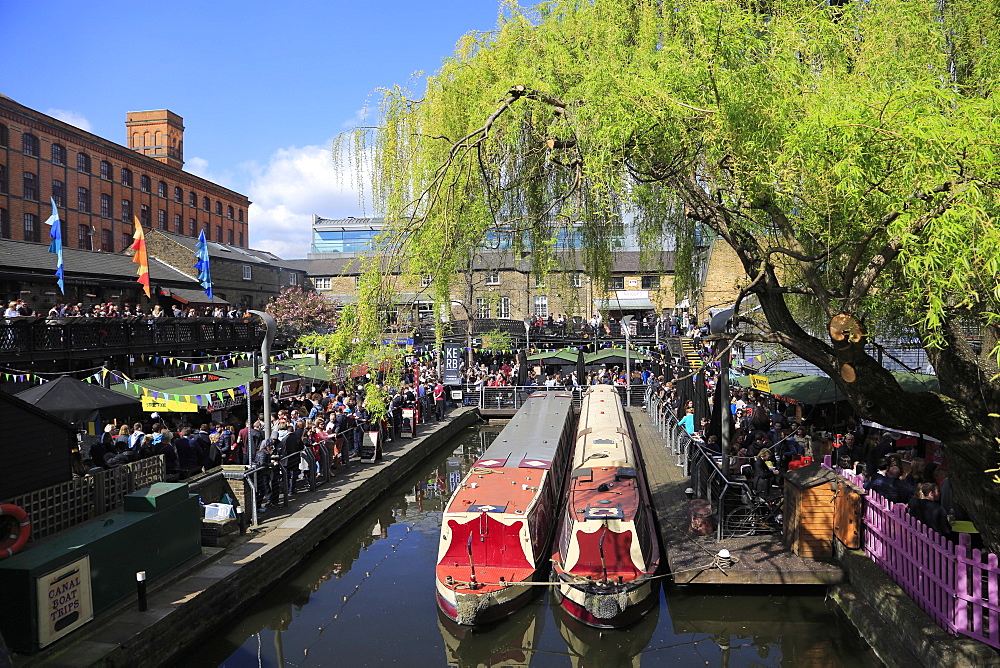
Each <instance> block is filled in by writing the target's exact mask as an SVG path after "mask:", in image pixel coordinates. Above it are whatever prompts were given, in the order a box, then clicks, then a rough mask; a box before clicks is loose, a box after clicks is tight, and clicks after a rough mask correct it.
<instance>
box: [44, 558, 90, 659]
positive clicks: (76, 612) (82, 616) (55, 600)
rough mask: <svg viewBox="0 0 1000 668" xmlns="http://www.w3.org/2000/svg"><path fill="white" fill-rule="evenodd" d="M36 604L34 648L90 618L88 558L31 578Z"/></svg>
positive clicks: (45, 643) (48, 642) (49, 641)
mask: <svg viewBox="0 0 1000 668" xmlns="http://www.w3.org/2000/svg"><path fill="white" fill-rule="evenodd" d="M35 593H36V596H37V602H38V644H39V646H41V647H45V646H46V645H48V644H50V643H53V642H55V641H56V640H58V639H59V638H62V637H63V636H64V635H66V634H67V633H69V632H70V631H73V630H74V629H77V628H79V627H80V626H83V625H84V624H86V623H87V622H89V621H90V620H92V619H93V618H94V603H93V599H92V598H91V586H90V556H85V557H82V558H81V559H77V560H76V561H74V562H72V563H69V564H66V565H65V566H63V567H62V568H59V569H56V570H54V571H52V572H51V573H46V574H45V575H43V576H41V577H39V578H35Z"/></svg>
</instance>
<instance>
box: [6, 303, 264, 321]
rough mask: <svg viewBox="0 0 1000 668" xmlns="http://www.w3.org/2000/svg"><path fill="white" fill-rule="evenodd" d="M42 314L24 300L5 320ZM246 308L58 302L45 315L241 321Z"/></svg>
mask: <svg viewBox="0 0 1000 668" xmlns="http://www.w3.org/2000/svg"><path fill="white" fill-rule="evenodd" d="M36 315H41V314H40V313H37V312H35V310H34V309H32V308H31V307H30V306H29V305H28V304H27V303H26V302H25V301H24V300H23V299H17V300H14V301H11V302H9V303H8V304H7V308H6V309H5V310H4V317H5V318H17V317H29V316H36ZM246 315H247V312H246V309H242V308H237V307H234V306H228V307H227V306H223V305H221V304H216V305H214V306H201V307H194V306H189V307H187V308H182V307H181V306H180V305H178V304H174V305H173V306H171V307H170V309H165V308H163V307H162V306H160V305H159V304H154V305H153V306H150V307H146V308H143V307H141V306H139V305H138V304H129V303H125V304H122V305H121V306H119V305H118V304H116V303H114V302H102V303H99V304H92V305H90V306H85V305H84V304H83V303H82V302H81V303H77V304H70V303H57V304H53V305H52V307H51V308H49V310H48V311H47V312H46V313H45V317H46V318H49V319H55V318H162V317H170V316H172V317H174V318H229V319H232V320H238V319H242V318H244V317H246Z"/></svg>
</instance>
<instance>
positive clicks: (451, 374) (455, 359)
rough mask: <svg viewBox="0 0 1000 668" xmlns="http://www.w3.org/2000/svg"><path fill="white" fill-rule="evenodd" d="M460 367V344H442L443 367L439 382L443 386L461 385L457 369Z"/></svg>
mask: <svg viewBox="0 0 1000 668" xmlns="http://www.w3.org/2000/svg"><path fill="white" fill-rule="evenodd" d="M461 366H462V344H460V343H445V344H444V367H443V369H442V372H441V376H442V379H441V382H442V383H444V384H445V385H461V383H462V379H461V377H460V375H459V369H460V368H461Z"/></svg>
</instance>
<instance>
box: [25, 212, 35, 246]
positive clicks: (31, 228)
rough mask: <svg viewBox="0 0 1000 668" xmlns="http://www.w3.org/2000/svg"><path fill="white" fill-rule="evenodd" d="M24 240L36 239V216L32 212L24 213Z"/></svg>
mask: <svg viewBox="0 0 1000 668" xmlns="http://www.w3.org/2000/svg"><path fill="white" fill-rule="evenodd" d="M24 240H25V241H38V216H36V215H35V214H33V213H26V214H24Z"/></svg>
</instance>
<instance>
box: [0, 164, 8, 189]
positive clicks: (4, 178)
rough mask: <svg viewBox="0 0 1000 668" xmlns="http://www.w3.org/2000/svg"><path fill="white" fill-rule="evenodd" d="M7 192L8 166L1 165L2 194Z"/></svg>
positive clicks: (0, 182)
mask: <svg viewBox="0 0 1000 668" xmlns="http://www.w3.org/2000/svg"><path fill="white" fill-rule="evenodd" d="M5 192H7V165H0V193H5Z"/></svg>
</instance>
